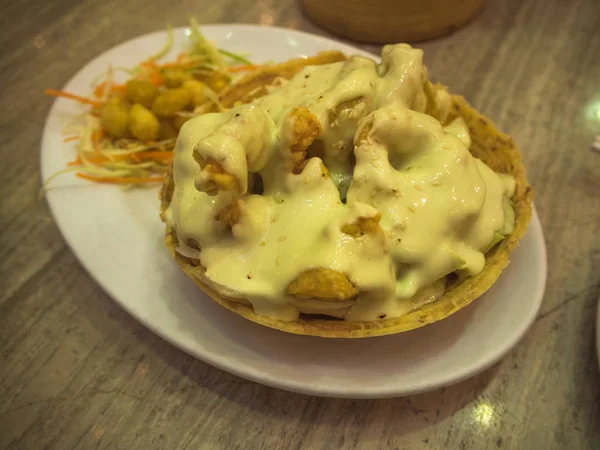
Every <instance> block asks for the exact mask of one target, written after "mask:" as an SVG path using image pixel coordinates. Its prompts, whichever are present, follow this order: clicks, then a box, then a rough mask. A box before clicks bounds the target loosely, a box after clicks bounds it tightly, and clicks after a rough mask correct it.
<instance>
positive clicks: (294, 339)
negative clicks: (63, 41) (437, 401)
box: [42, 25, 546, 398]
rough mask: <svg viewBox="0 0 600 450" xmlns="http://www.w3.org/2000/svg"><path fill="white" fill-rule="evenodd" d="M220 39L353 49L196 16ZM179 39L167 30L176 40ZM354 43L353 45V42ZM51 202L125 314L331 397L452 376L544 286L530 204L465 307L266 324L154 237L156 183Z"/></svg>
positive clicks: (50, 144)
mask: <svg viewBox="0 0 600 450" xmlns="http://www.w3.org/2000/svg"><path fill="white" fill-rule="evenodd" d="M203 32H204V33H205V34H206V35H207V37H209V38H210V39H212V40H214V41H216V42H217V44H218V45H219V46H221V47H224V48H227V49H229V50H232V51H238V52H244V53H250V54H252V59H253V60H254V61H257V62H260V61H265V60H285V59H288V58H290V57H294V56H298V55H312V54H314V53H316V52H317V51H320V50H326V49H340V50H343V51H345V52H350V53H353V52H359V50H357V49H354V48H351V47H348V46H346V45H343V44H340V43H338V42H335V41H332V40H329V39H324V38H321V37H316V36H312V35H310V34H306V33H301V32H297V31H290V30H284V29H277V28H265V27H258V26H246V25H218V26H204V27H203ZM164 39H165V33H162V32H161V33H154V34H150V35H146V36H142V37H140V38H137V39H134V40H132V41H129V42H126V43H124V44H122V45H119V46H118V47H116V48H113V49H112V50H109V51H108V52H106V53H104V54H102V55H101V56H99V57H98V58H96V59H95V60H93V61H92V62H91V63H89V64H88V65H87V66H85V67H84V68H83V69H82V70H81V71H79V72H78V73H77V75H75V76H74V77H73V79H72V80H71V81H70V82H69V83H68V84H67V86H66V87H65V89H66V90H68V91H71V92H76V93H80V94H86V93H88V92H89V90H90V83H91V81H92V80H93V79H94V78H95V77H96V76H97V75H98V74H100V73H102V72H103V71H105V70H106V68H107V67H108V65H109V64H113V65H115V66H131V65H133V64H132V63H137V62H138V61H140V59H142V58H144V56H147V55H150V54H152V53H154V52H155V51H156V50H157V49H159V48H160V47H161V46H162V44H163V42H164ZM185 42H186V38H185V29H178V30H176V31H175V48H174V51H173V52H172V54H171V55H170V56H173V57H174V55H175V54H176V53H177V51H179V50H180V49H181V48H182V47H183V45H184V44H185ZM361 53H362V52H361ZM80 111H81V110H80V108H79V106H78V105H76V104H74V103H73V102H71V101H68V100H62V99H60V100H57V101H56V103H55V104H54V106H53V108H52V110H51V111H50V115H49V117H48V121H47V123H46V128H45V130H44V136H43V141H42V175H43V178H44V179H46V178H47V177H48V176H50V175H51V174H52V173H54V172H55V171H57V170H60V169H62V168H64V167H65V164H66V163H67V161H69V160H72V159H73V156H74V147H73V146H72V145H71V144H65V143H63V140H62V136H61V124H62V123H63V121H64V120H65V118H68V117H70V116H72V115H73V114H76V113H78V112H80ZM53 186H54V187H53V188H52V189H51V190H50V191H49V192H48V194H47V196H48V201H49V204H50V207H51V209H52V212H53V213H54V216H55V219H56V222H57V223H58V226H59V227H60V229H61V231H62V233H63V235H64V236H65V239H66V241H67V242H68V244H69V245H70V246H71V248H72V250H73V251H74V253H75V254H76V255H77V257H78V258H79V260H80V261H81V263H82V264H83V266H84V267H85V268H86V269H87V270H88V272H89V273H90V274H91V275H92V277H94V278H95V279H96V281H97V282H98V283H99V284H100V285H101V286H102V287H103V288H104V289H105V290H106V291H107V292H108V293H109V294H110V295H111V296H112V297H113V298H114V299H115V300H116V301H117V302H118V303H119V304H120V305H121V306H122V307H123V308H125V309H126V310H127V311H128V312H129V313H130V314H132V315H133V316H134V317H136V318H137V319H138V320H139V321H140V322H142V323H143V324H145V325H146V326H147V327H148V328H150V329H151V330H153V331H154V332H156V333H157V334H159V335H160V336H162V337H163V338H165V339H166V340H168V341H169V342H171V343H172V344H173V345H175V346H177V347H179V348H181V349H183V350H185V351H186V352H188V353H190V354H192V355H194V356H196V357H198V358H200V359H202V360H204V361H206V362H207V363H209V364H212V365H214V366H217V367H219V368H221V369H223V370H226V371H228V372H231V373H234V374H236V375H239V376H241V377H244V378H248V379H250V380H254V381H257V382H259V383H264V384H268V385H271V386H275V387H279V388H282V389H288V390H291V391H297V392H303V393H309V394H316V395H325V396H336V397H370V398H373V397H392V396H401V395H407V394H412V393H416V392H421V391H425V390H430V389H434V388H437V387H440V386H444V385H448V384H451V383H455V382H458V381H460V380H463V379H465V378H467V377H469V376H472V375H474V374H475V373H477V372H479V371H481V370H483V369H485V368H487V367H489V366H490V365H492V364H493V363H494V362H496V361H498V360H499V359H500V358H501V357H502V356H503V355H504V354H506V352H507V351H508V350H509V349H510V348H511V347H512V346H513V345H515V344H516V343H517V341H518V340H519V339H520V338H521V337H522V336H523V334H524V333H525V331H526V330H527V328H528V327H529V325H530V324H531V323H532V321H533V320H534V318H535V316H536V314H537V311H538V308H539V306H540V303H541V301H542V296H543V292H544V286H545V280H546V253H545V247H544V240H543V237H542V230H541V227H540V222H539V220H538V217H537V215H536V214H535V213H534V216H533V220H532V223H531V226H530V229H529V231H528V233H527V236H526V237H525V238H524V239H523V241H522V243H521V246H520V247H519V249H518V250H517V251H516V252H515V253H514V256H513V258H512V264H511V265H510V267H509V268H508V269H507V270H506V272H505V273H504V274H503V275H502V277H501V278H500V280H499V281H498V283H497V284H496V285H495V286H494V287H493V289H491V290H490V291H489V292H488V293H487V294H486V295H485V296H484V297H482V298H481V299H479V300H477V301H476V302H475V303H474V304H472V305H471V306H469V307H467V308H465V309H464V310H462V311H460V312H459V313H457V314H455V315H454V316H452V317H450V318H448V319H446V320H443V321H442V322H440V323H436V324H433V325H429V326H427V327H424V328H422V329H419V330H414V331H411V332H408V333H403V334H400V335H395V336H386V337H380V338H370V339H362V340H345V339H341V340H334V339H323V338H314V337H304V336H295V335H291V334H286V333H283V332H280V331H276V330H272V329H268V328H264V327H262V326H260V325H256V324H254V323H251V322H249V321H246V320H245V319H243V318H241V317H239V316H237V315H235V314H233V313H231V312H229V311H227V310H225V309H223V308H221V307H220V306H218V305H217V304H215V303H214V302H213V301H211V300H209V299H208V298H207V297H206V296H205V295H204V294H203V293H202V292H201V291H200V290H199V289H198V288H196V286H195V285H194V284H193V283H192V282H191V281H190V280H188V278H187V277H186V276H185V275H184V274H183V273H182V272H181V271H180V270H179V268H178V267H177V266H176V265H175V263H174V262H173V261H172V260H171V258H170V256H169V255H168V253H167V251H166V249H165V248H163V244H162V236H163V225H162V223H161V222H160V221H159V219H158V206H159V205H158V198H157V190H155V189H151V190H137V191H130V192H124V191H122V190H120V189H119V188H118V187H114V186H105V185H97V184H92V183H87V182H83V181H81V180H77V179H75V178H74V177H73V176H72V175H70V174H69V175H64V176H63V177H62V178H59V179H57V180H56V183H55V184H54V185H53Z"/></svg>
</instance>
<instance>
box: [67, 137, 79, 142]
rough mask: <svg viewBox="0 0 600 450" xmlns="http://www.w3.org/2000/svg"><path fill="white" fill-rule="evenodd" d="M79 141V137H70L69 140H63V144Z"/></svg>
mask: <svg viewBox="0 0 600 450" xmlns="http://www.w3.org/2000/svg"><path fill="white" fill-rule="evenodd" d="M77 139H79V136H69V137H67V138H64V139H63V142H71V141H76V140H77Z"/></svg>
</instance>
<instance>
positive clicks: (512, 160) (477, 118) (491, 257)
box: [161, 96, 533, 338]
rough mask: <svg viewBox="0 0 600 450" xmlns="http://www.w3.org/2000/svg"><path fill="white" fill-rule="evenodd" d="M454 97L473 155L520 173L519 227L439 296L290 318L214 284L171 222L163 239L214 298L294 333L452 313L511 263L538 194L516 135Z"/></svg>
mask: <svg viewBox="0 0 600 450" xmlns="http://www.w3.org/2000/svg"><path fill="white" fill-rule="evenodd" d="M452 100H453V106H452V113H451V116H452V117H456V116H462V117H463V119H464V120H465V122H466V123H467V125H468V127H469V132H470V135H471V139H472V144H471V147H470V151H471V153H472V154H473V156H475V157H477V158H480V159H481V160H482V161H483V162H485V163H486V164H487V165H488V166H489V167H490V168H492V169H493V170H494V171H495V172H500V173H507V174H510V175H512V176H513V177H514V178H515V181H516V189H515V194H514V196H513V198H512V202H513V205H514V209H515V228H514V231H513V233H512V234H510V235H509V236H507V237H506V238H505V239H504V240H502V241H501V242H500V243H499V244H498V245H496V246H495V247H494V248H493V249H492V250H490V251H489V252H488V253H487V254H486V264H485V268H484V270H483V271H482V272H481V273H479V274H478V275H475V276H473V277H468V278H464V279H460V278H458V277H452V276H450V277H448V282H447V290H446V293H445V294H444V295H443V296H442V297H441V298H439V299H438V300H437V301H435V302H433V303H430V304H427V305H425V306H422V307H420V308H418V309H416V310H414V311H412V312H410V313H408V314H406V315H404V316H401V317H398V318H392V319H382V320H377V321H373V322H352V321H344V320H339V319H334V318H327V317H324V316H322V315H321V316H312V315H306V314H301V315H300V318H299V320H298V321H295V322H285V321H281V320H277V319H272V318H269V317H265V316H261V315H258V314H256V313H255V312H254V310H253V308H252V305H251V304H250V303H249V302H248V301H244V300H240V299H232V298H227V297H225V296H223V295H220V294H218V293H217V292H215V291H214V290H213V289H211V287H210V286H209V283H207V280H206V279H205V278H204V277H203V270H202V267H201V266H200V264H199V262H198V261H194V260H192V259H190V258H187V257H184V256H182V255H180V254H179V253H177V252H176V251H175V249H176V248H177V246H178V242H177V236H176V233H175V231H174V230H173V229H172V228H170V227H168V226H167V230H166V236H165V239H164V242H165V244H166V246H167V248H168V249H169V251H170V252H171V255H172V256H173V258H174V259H175V261H176V262H177V263H178V264H179V266H180V267H181V268H182V270H183V271H184V272H185V273H186V274H187V275H188V276H189V277H190V278H191V279H192V280H193V281H194V282H195V283H196V284H197V285H198V286H199V287H200V288H201V289H202V290H203V291H204V292H205V293H206V294H207V295H208V296H209V297H210V298H212V299H213V300H214V301H216V302H217V303H219V304H220V305H222V306H224V307H225V308H227V309H229V310H231V311H233V312H235V313H237V314H239V315H241V316H243V317H245V318H247V319H249V320H251V321H253V322H256V323H259V324H261V325H265V326H267V327H271V328H276V329H279V330H282V331H286V332H289V333H295V334H304V335H312V336H322V337H331V338H360V337H370V336H382V335H387V334H395V333H400V332H403V331H408V330H412V329H414V328H419V327H422V326H424V325H427V324H429V323H433V322H436V321H438V320H441V319H444V318H446V317H448V316H449V315H451V314H453V313H455V312H456V311H458V310H460V309H461V308H464V307H465V306H467V305H468V304H469V303H471V302H472V301H473V300H475V299H476V298H478V297H480V296H481V295H482V294H483V293H485V292H486V291H487V290H488V289H489V288H490V287H491V286H492V285H493V284H494V282H495V281H496V280H497V279H498V277H499V276H500V273H501V272H502V270H504V268H505V267H506V266H507V265H508V263H509V255H510V252H511V251H512V250H514V249H515V247H516V246H517V244H518V242H519V240H520V239H521V238H522V237H523V235H524V234H525V231H526V230H527V226H528V224H529V220H530V218H531V202H532V196H533V191H532V188H531V187H530V186H529V185H528V183H527V179H526V176H525V169H524V167H523V163H522V161H521V156H520V154H519V151H518V150H517V148H516V147H515V145H514V143H513V141H512V138H510V137H509V136H507V135H505V134H503V133H501V132H500V131H498V130H497V129H496V128H495V127H494V125H493V124H492V122H491V121H490V120H489V119H487V118H486V117H484V116H483V115H481V114H480V113H479V112H477V111H476V110H474V109H473V108H472V107H471V106H470V105H469V104H468V103H467V102H466V101H465V99H464V98H463V97H460V96H453V97H452ZM452 117H451V118H452ZM173 189H174V184H173V178H172V173H169V174H167V177H166V181H165V183H164V185H163V188H162V190H161V216H163V214H162V212H164V211H165V209H166V208H167V207H168V206H169V204H170V202H171V197H172V195H173Z"/></svg>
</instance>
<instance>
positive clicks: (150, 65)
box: [140, 59, 158, 69]
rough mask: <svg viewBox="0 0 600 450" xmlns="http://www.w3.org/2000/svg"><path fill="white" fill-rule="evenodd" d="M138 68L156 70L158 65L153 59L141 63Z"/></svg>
mask: <svg viewBox="0 0 600 450" xmlns="http://www.w3.org/2000/svg"><path fill="white" fill-rule="evenodd" d="M140 66H142V67H148V68H150V69H158V64H156V62H155V61H154V60H153V59H148V60H146V61H143V62H142V63H140Z"/></svg>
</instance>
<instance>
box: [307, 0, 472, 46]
mask: <svg viewBox="0 0 600 450" xmlns="http://www.w3.org/2000/svg"><path fill="white" fill-rule="evenodd" d="M302 4H303V7H304V11H305V12H306V14H307V15H308V16H309V17H310V18H311V19H312V20H314V21H315V22H316V23H317V24H318V25H320V26H322V27H323V28H325V29H327V30H328V31H331V32H332V33H335V34H337V35H339V36H343V37H345V38H349V39H352V40H355V41H360V42H370V43H377V44H382V43H393V42H406V41H420V40H425V39H431V38H434V37H438V36H442V35H444V34H447V33H450V32H451V31H453V30H455V29H457V28H459V27H461V26H462V25H464V24H465V23H467V21H469V19H471V18H472V17H473V16H474V15H475V14H476V13H477V12H478V11H479V9H480V8H481V6H482V4H483V0H302Z"/></svg>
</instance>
